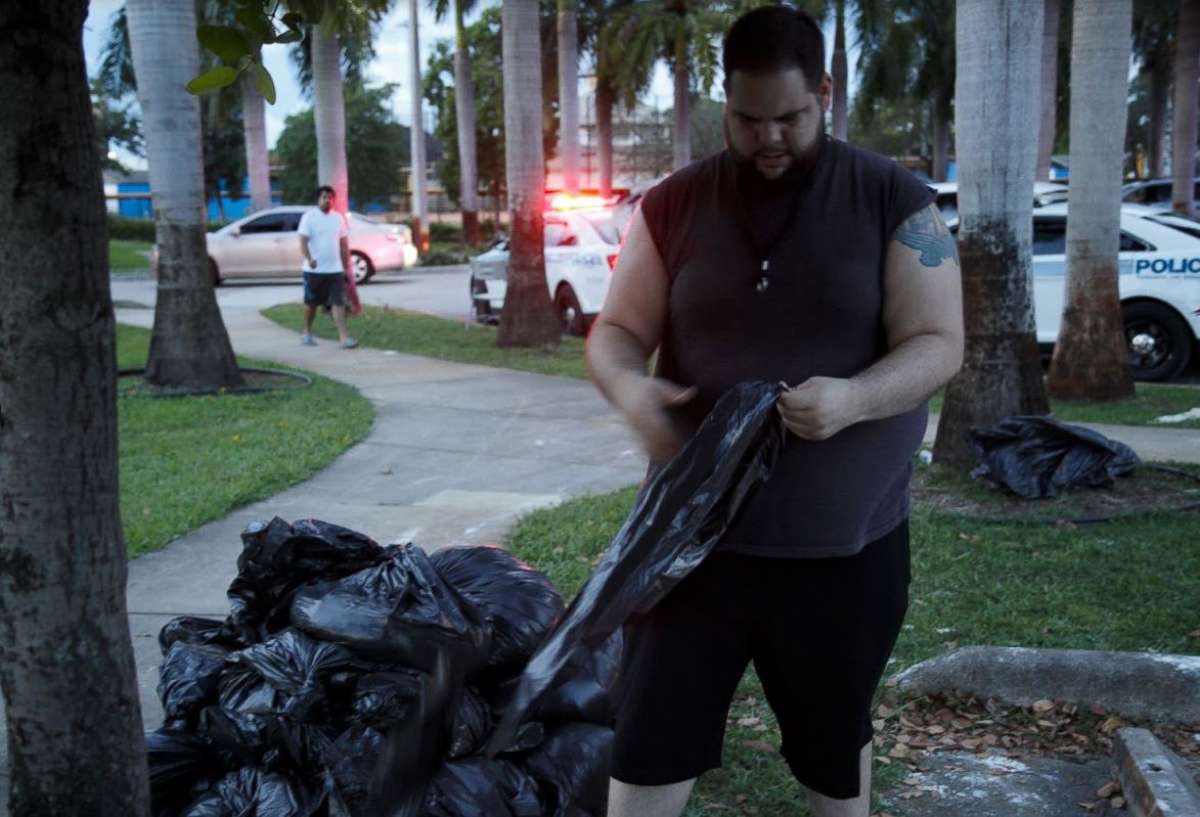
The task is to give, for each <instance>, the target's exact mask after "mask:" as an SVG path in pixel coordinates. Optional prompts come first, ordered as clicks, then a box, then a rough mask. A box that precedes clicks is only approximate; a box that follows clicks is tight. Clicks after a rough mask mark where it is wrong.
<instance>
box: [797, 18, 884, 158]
mask: <svg viewBox="0 0 1200 817" xmlns="http://www.w3.org/2000/svg"><path fill="white" fill-rule="evenodd" d="M877 2H878V0H856V6H857V8H858V10H859V17H860V30H861V18H862V16H863V15H862V10H863V7H864V6H870V7H872V11H873V10H874V9H873V7H874V6H875V5H876V4H877ZM799 5H800V7H801V8H803V9H804V10H805V11H807V12H808V13H809V14H811V15H812V16H813V17H815V18H816V19H817V20H821V21H823V20H826V19H828V18H829V16H830V14H831V13H832V16H833V20H834V30H833V55H832V58H831V60H830V73H831V74H832V75H833V106H832V115H833V130H832V133H833V138H834V139H840V140H842V141H843V142H844V141H846V137H847V132H848V112H849V109H848V107H847V99H848V96H847V87H846V85H847V83H848V82H849V80H848V70H847V65H846V0H807V2H802V3H800V4H799ZM870 13H871V12H870V11H868V16H870Z"/></svg>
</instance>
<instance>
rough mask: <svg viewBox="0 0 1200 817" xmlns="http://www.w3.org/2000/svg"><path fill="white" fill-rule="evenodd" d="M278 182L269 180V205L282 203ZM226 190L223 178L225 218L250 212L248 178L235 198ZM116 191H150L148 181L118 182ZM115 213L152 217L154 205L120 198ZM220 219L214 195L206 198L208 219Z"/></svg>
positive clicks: (124, 216) (145, 200)
mask: <svg viewBox="0 0 1200 817" xmlns="http://www.w3.org/2000/svg"><path fill="white" fill-rule="evenodd" d="M278 188H279V185H278V183H277V182H276V181H275V180H274V179H272V180H271V205H272V206H275V205H278V204H282V203H283V198H282V197H281V195H280V193H279V189H278ZM225 190H226V185H225V180H224V179H222V180H221V191H222V195H221V199H222V200H221V203H222V205H224V207H225V220H226V221H236V220H237V219H239V218H241V217H242V216H244V215H247V214H248V213H249V212H250V180H249V179H245V180H243V181H242V190H241V193H239V194H238V195H237V197H236V198H232V197H230V196H229V194H228V193H227V192H225ZM117 192H118V193H146V194H149V193H150V183H149V182H118V183H117ZM117 214H118V215H120V216H121V217H123V218H147V219H149V218H154V207H153V206H152V205H151V203H150V199H148V198H146V199H120V200H119V201H118V202H117ZM220 219H221V208H220V207H218V206H217V199H216V197H215V196H214V197H210V198H209V200H208V220H209V221H219V220H220Z"/></svg>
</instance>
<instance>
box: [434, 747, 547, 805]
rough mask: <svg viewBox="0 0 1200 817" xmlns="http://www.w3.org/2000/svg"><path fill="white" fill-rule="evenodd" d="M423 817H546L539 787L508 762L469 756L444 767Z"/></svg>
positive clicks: (438, 776)
mask: <svg viewBox="0 0 1200 817" xmlns="http://www.w3.org/2000/svg"><path fill="white" fill-rule="evenodd" d="M422 813H423V817H542V813H543V806H542V803H541V800H540V799H539V797H538V788H537V784H536V783H535V782H534V780H533V778H531V777H530V776H529V775H528V774H526V773H525V772H523V771H521V770H520V769H519V768H517V767H516V766H515V765H514V764H512V763H509V762H508V761H505V760H489V759H488V758H485V757H468V758H462V759H461V760H451V761H448V762H446V763H445V764H443V765H442V767H441V769H440V770H438V773H437V775H436V776H435V777H434V779H433V783H432V785H431V786H430V787H429V791H428V793H427V795H426V799H425V809H424V811H423V812H422Z"/></svg>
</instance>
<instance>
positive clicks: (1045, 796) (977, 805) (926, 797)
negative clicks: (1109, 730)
mask: <svg viewBox="0 0 1200 817" xmlns="http://www.w3.org/2000/svg"><path fill="white" fill-rule="evenodd" d="M921 769H922V770H921V771H916V772H913V773H912V774H910V775H908V776H907V777H906V778H905V780H906V783H905V784H902V785H900V786H897V787H895V788H892V789H887V790H884V791H881V792H880V797H881V799H882V800H883V802H884V805H885V810H886V811H888V812H889V813H891V814H894V815H897V817H963V815H970V817H1072V816H1073V815H1083V814H1086V812H1085V811H1084V810H1083V809H1082V808H1081V807H1080V805H1079V804H1080V803H1084V802H1090V801H1093V800H1095V799H1096V797H1095V792H1096V789H1097V788H1099V787H1100V786H1102V785H1103V784H1104V783H1105V782H1106V781H1108V780H1109V779H1110V778H1111V777H1112V773H1111V769H1112V761H1111V760H1110V759H1109V758H1106V757H1092V758H1087V759H1083V760H1079V761H1075V760H1062V759H1059V758H1053V757H1034V758H1028V759H1023V760H1014V759H1012V758H1007V757H1001V756H997V755H988V756H978V755H975V754H970V753H966V752H939V753H937V754H934V755H931V756H930V757H929V758H927V759H926V760H923V761H922V767H921Z"/></svg>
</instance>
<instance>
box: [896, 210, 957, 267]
mask: <svg viewBox="0 0 1200 817" xmlns="http://www.w3.org/2000/svg"><path fill="white" fill-rule="evenodd" d="M892 238H894V239H895V240H896V241H899V242H900V243H901V244H903V245H904V246H906V247H912V248H913V249H914V250H916V251H917V252H919V253H921V257H920V261H921V263H922V264H924V265H925V266H927V267H939V266H941V264H942V262H943V261H945V260H946V259H947V258H953V259H954V263H956V264H957V263H958V245H957V244H956V243H955V241H954V236H952V235H951V234H950V230H949V229H947V228H946V224H945V223H944V222H943V221H942V215H941V213H939V212H938V209H937V207H936V206H935V205H932V204H931V205H929V206H928V207H926V208H925V209H924V210H918V211H917V212H915V213H913V214H912V215H911V216H909V217H908V219H907V220H906V221H905V222H904V223H903V224H901V225H900V227H899V229H897V230H896V233H895V235H893V236H892Z"/></svg>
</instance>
